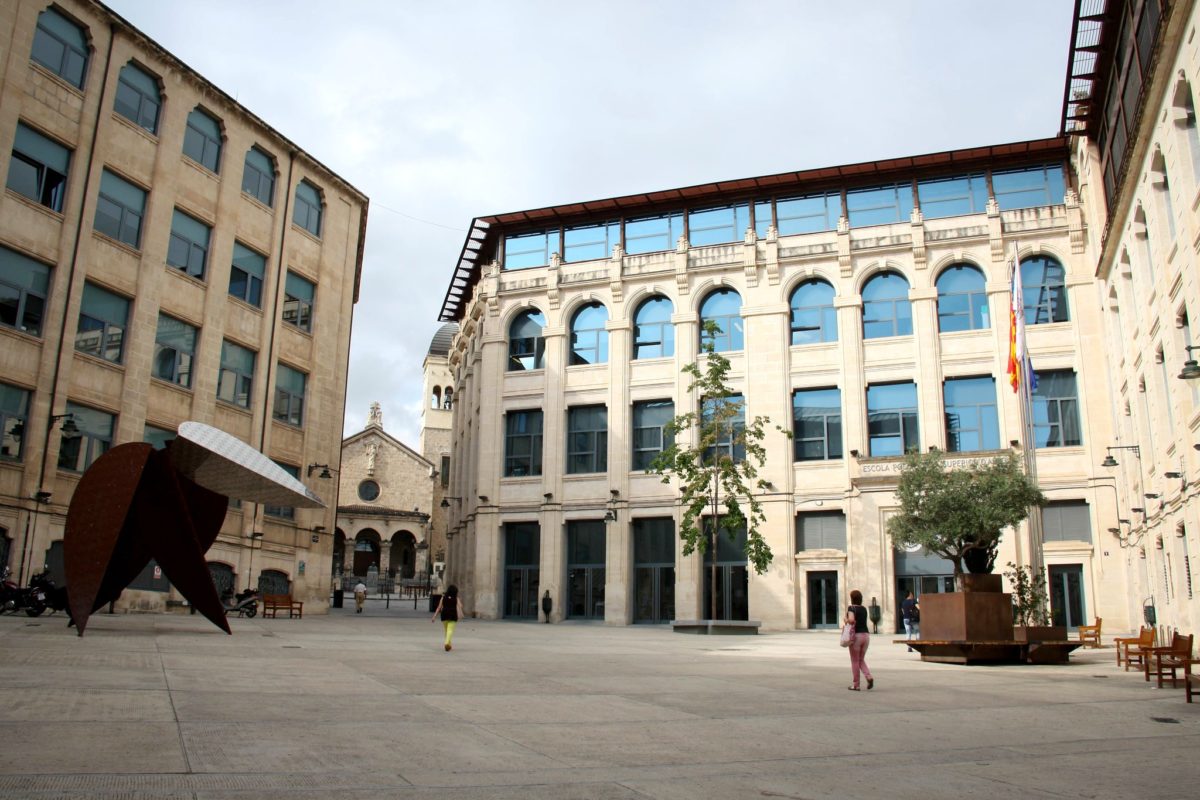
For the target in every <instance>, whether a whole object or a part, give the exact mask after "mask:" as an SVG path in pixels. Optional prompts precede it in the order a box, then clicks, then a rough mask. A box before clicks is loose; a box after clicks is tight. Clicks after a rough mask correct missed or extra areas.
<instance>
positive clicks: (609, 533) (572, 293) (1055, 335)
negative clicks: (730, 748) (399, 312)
mask: <svg viewBox="0 0 1200 800" xmlns="http://www.w3.org/2000/svg"><path fill="white" fill-rule="evenodd" d="M1069 156H1070V150H1069V146H1068V141H1067V139H1065V138H1052V139H1043V140H1035V141H1027V142H1016V143H1012V144H1005V145H998V146H993V147H981V148H974V149H970V150H961V151H953V152H944V153H933V154H928V155H923V156H917V157H912V158H900V159H893V160H890V161H885V162H870V163H862V164H850V165H843V166H837V167H830V168H823V169H815V170H810V171H804V172H792V173H786V174H781V175H770V176H764V177H758V178H747V179H742V180H736V181H728V182H722V183H713V184H704V185H700V186H691V187H686V188H681V189H674V190H668V191H661V192H652V193H648V194H640V195H630V196H625V197H617V198H611V199H605V200H596V201H587V202H582V203H573V204H569V205H564V206H557V207H553V208H541V209H533V210H529V211H520V212H514V213H506V214H498V215H493V216H489V217H483V218H479V219H476V220H475V222H474V224H473V226H472V233H471V234H470V235H469V237H468V240H467V245H466V247H465V248H464V250H463V254H462V258H461V260H460V262H459V265H458V267H457V268H456V270H455V273H454V276H453V278H452V281H451V285H450V288H449V291H448V292H447V296H446V300H445V303H444V305H443V308H442V318H443V319H445V320H450V321H455V322H458V323H459V324H460V326H461V330H460V332H459V334H458V335H457V336H456V338H455V340H454V344H453V346H452V348H451V351H450V355H449V364H450V367H451V369H452V370H453V371H454V376H455V382H454V390H455V407H454V429H453V436H454V439H453V456H454V457H453V460H452V469H451V476H452V477H451V481H450V486H449V490H450V492H451V493H452V494H454V495H455V496H457V497H461V498H462V501H461V504H455V505H452V506H451V508H450V512H451V517H450V529H451V532H452V534H453V536H452V539H451V546H450V575H451V579H452V580H455V581H457V582H458V583H459V584H460V585H463V586H465V589H466V598H467V599H466V604H467V607H468V609H469V610H470V611H471V612H473V613H475V614H477V615H479V616H483V617H501V616H503V617H535V616H537V615H538V614H539V610H538V599H539V598H540V597H541V596H542V595H543V593H544V592H546V591H549V593H550V596H551V599H552V600H553V604H554V612H553V614H552V618H554V619H561V618H563V617H566V618H571V619H594V620H603V621H604V622H606V623H609V624H628V623H635V622H662V621H666V620H669V619H672V618H678V619H692V618H697V617H704V616H707V611H706V609H707V602H706V599H705V598H706V592H707V591H708V590H709V589H708V585H707V584H708V580H709V579H708V575H709V570H708V569H705V568H703V567H704V565H705V561H704V560H703V558H702V557H701V556H700V555H699V554H693V555H691V556H688V557H684V556H683V555H682V550H681V547H680V543H679V539H678V537H677V535H676V530H677V526H678V522H679V516H680V514H681V509H680V508H679V504H678V501H677V497H678V491H677V489H676V487H675V486H674V485H672V484H663V483H662V482H661V481H660V479H659V478H658V477H657V476H654V475H648V474H646V471H645V467H646V466H647V464H648V462H649V460H650V459H651V458H652V457H653V455H654V454H655V453H656V452H658V451H659V450H660V449H661V446H662V442H663V425H664V423H665V422H666V421H667V420H669V419H670V418H671V417H672V416H673V415H675V414H679V413H683V412H689V411H697V410H700V407H701V401H702V398H699V397H696V396H695V395H694V394H693V393H691V392H690V391H689V379H688V378H687V377H686V376H685V375H683V374H682V373H681V369H682V368H683V367H684V366H685V365H686V364H688V363H691V362H693V361H695V360H696V359H697V357H698V352H699V348H700V344H701V333H700V332H701V326H702V324H703V323H704V322H705V321H707V320H713V321H715V322H717V323H718V324H719V325H720V327H721V330H722V333H721V334H720V335H718V336H717V337H716V340H715V344H716V347H717V349H718V350H720V351H722V352H724V354H725V355H726V356H727V357H728V358H729V359H730V361H731V362H732V374H731V381H732V383H733V385H734V386H735V388H736V389H737V391H738V392H740V393H741V395H742V398H743V399H744V402H745V409H744V414H745V416H746V417H747V418H750V417H754V416H766V417H769V418H770V419H771V420H772V422H774V423H779V424H783V425H784V426H786V427H788V428H790V429H791V430H792V431H793V432H794V433H795V439H794V440H789V439H787V438H786V437H785V436H783V435H776V436H774V437H768V439H767V442H766V446H767V463H766V467H765V469H763V470H762V472H761V477H762V478H764V479H765V480H766V481H767V482H768V490H767V491H764V492H763V493H762V495H761V496H760V497H759V499H760V500H761V501H762V503H763V505H764V507H765V509H766V514H767V520H766V524H765V526H764V527H763V533H764V535H765V536H766V539H767V541H768V543H769V545H770V547H771V549H772V550H773V552H774V556H775V558H774V562H773V563H772V564H771V566H770V568H769V569H768V570H767V571H766V572H765V573H764V574H762V575H757V574H754V573H753V571H752V570H750V569H748V567H747V562H746V557H745V554H744V553H743V552H741V551H740V549H739V548H737V547H729V548H725V547H721V548H718V552H717V553H716V560H717V566H718V568H719V570H718V585H717V589H716V591H717V594H718V607H719V608H720V611H719V612H718V615H719V616H722V617H724V618H734V619H737V618H740V619H746V618H752V619H756V620H760V621H762V623H763V624H764V626H766V627H769V628H794V627H800V628H813V627H823V626H834V625H837V624H838V623H839V620H840V617H841V613H842V609H844V607H845V605H846V596H847V594H848V592H849V590H850V589H852V588H859V589H861V590H862V591H863V593H864V595H865V596H866V597H867V598H875V599H876V600H877V602H878V603H879V605H880V606H881V607H882V609H883V612H884V621H883V625H884V626H885V627H886V626H894V625H896V624H897V622H896V619H895V613H894V612H895V610H896V609H897V607H898V603H899V600H900V599H901V598H902V597H903V596H904V592H906V591H908V590H910V589H911V590H914V591H916V592H917V593H927V592H940V591H947V590H949V589H951V588H952V587H953V578H952V567H951V565H950V564H949V562H946V561H943V560H941V559H937V558H932V557H930V556H928V555H925V554H923V553H910V552H903V551H897V550H895V549H894V548H893V547H892V546H891V544H890V542H889V539H888V537H887V535H886V533H885V525H886V520H887V518H888V516H889V515H890V514H892V513H894V510H895V507H896V501H895V498H894V488H895V486H896V480H897V476H898V468H899V466H900V464H901V463H902V459H903V456H902V454H903V453H904V452H905V451H906V450H910V449H914V448H920V449H922V450H925V449H928V448H931V447H938V448H941V449H943V450H945V451H948V452H949V453H950V454H951V455H952V458H953V459H956V460H964V461H965V460H970V459H977V458H994V457H995V456H996V455H998V454H1000V453H1003V452H1006V451H1008V450H1010V449H1011V448H1013V447H1018V448H1019V447H1021V446H1022V443H1021V442H1022V438H1023V437H1022V435H1021V433H1020V431H1021V429H1022V423H1021V420H1020V414H1019V409H1018V404H1017V401H1016V395H1014V393H1013V392H1012V391H1011V390H1010V389H1009V387H1008V385H1007V381H1006V374H1005V373H1006V363H1007V356H1008V336H1009V326H1008V309H1009V307H1010V296H1011V295H1010V266H1011V263H1012V259H1013V255H1014V253H1015V254H1017V258H1019V262H1020V269H1021V274H1022V280H1023V284H1024V313H1025V318H1026V323H1027V325H1028V329H1029V346H1030V350H1031V353H1032V358H1033V365H1034V367H1035V369H1036V371H1037V375H1038V378H1039V388H1038V389H1037V391H1036V392H1035V393H1034V398H1033V401H1034V416H1035V425H1034V439H1035V442H1033V443H1030V446H1035V451H1036V464H1037V470H1038V475H1039V478H1040V481H1041V485H1042V487H1043V489H1044V490H1045V492H1046V494H1047V495H1048V496H1049V498H1050V500H1051V505H1050V506H1049V507H1048V508H1047V509H1046V510H1045V513H1044V514H1043V515H1042V516H1041V517H1040V519H1039V521H1040V523H1041V528H1042V530H1043V536H1044V539H1045V544H1044V547H1042V548H1038V549H1039V550H1040V551H1042V554H1043V555H1042V557H1044V560H1045V563H1046V564H1047V566H1048V570H1049V576H1050V578H1051V581H1052V582H1054V583H1055V585H1056V586H1066V585H1068V584H1070V585H1078V586H1080V587H1081V591H1082V596H1083V597H1084V598H1085V603H1084V604H1083V605H1082V606H1072V605H1071V604H1069V603H1063V602H1056V604H1055V609H1054V610H1055V614H1056V615H1057V616H1059V617H1060V618H1061V619H1062V620H1063V621H1064V622H1065V623H1066V624H1068V625H1075V624H1078V623H1079V622H1080V621H1082V620H1083V619H1084V617H1085V616H1086V617H1087V619H1088V621H1090V618H1091V617H1092V616H1095V615H1099V616H1102V617H1106V618H1110V619H1114V620H1124V619H1125V618H1126V617H1127V616H1128V612H1127V608H1126V603H1125V599H1124V594H1125V592H1124V581H1125V577H1124V570H1123V568H1122V565H1123V560H1124V554H1123V553H1122V552H1121V551H1120V550H1119V548H1116V547H1110V545H1111V544H1113V543H1112V542H1109V541H1106V540H1105V539H1104V538H1102V536H1106V534H1100V533H1098V532H1099V531H1103V530H1104V529H1105V527H1107V524H1108V521H1107V518H1106V516H1105V514H1106V513H1108V510H1107V509H1106V507H1105V505H1104V502H1105V501H1104V495H1105V493H1106V492H1107V491H1108V489H1107V488H1106V487H1103V486H1100V487H1098V486H1097V485H1096V484H1095V482H1094V481H1093V477H1094V473H1095V470H1094V465H1095V464H1098V463H1099V460H1100V458H1102V457H1103V455H1104V452H1105V451H1104V450H1103V446H1104V445H1105V444H1107V443H1108V442H1109V441H1110V440H1111V438H1112V436H1113V429H1112V423H1113V420H1112V418H1111V417H1110V415H1109V413H1108V408H1109V406H1108V373H1107V371H1106V369H1105V366H1104V363H1103V359H1102V357H1101V358H1097V357H1096V356H1095V355H1094V354H1092V352H1093V349H1094V348H1096V346H1097V344H1098V343H1099V342H1100V341H1102V340H1103V327H1102V321H1101V317H1102V313H1101V308H1100V304H1099V302H1098V295H1097V286H1096V282H1095V280H1094V277H1093V273H1094V269H1095V265H1094V263H1093V262H1092V261H1091V260H1090V259H1089V258H1088V256H1087V250H1086V230H1085V219H1084V209H1083V208H1082V207H1081V205H1080V203H1079V200H1078V187H1077V183H1076V177H1075V174H1074V172H1073V170H1071V169H1070V167H1069ZM1097 448H1099V449H1097ZM1029 527H1030V526H1029V525H1023V526H1022V529H1021V530H1020V531H1019V532H1018V533H1017V535H1015V536H1009V537H1006V542H1005V546H1004V548H1003V550H1002V552H1001V554H1000V558H999V560H998V561H999V563H1000V564H1004V563H1005V562H1007V561H1010V560H1011V561H1014V562H1016V563H1029V562H1030V561H1031V559H1032V557H1033V552H1034V549H1033V545H1034V544H1035V542H1032V541H1030V538H1029V537H1030V532H1029ZM1039 541H1040V540H1039ZM1101 587H1103V590H1101ZM1056 591H1057V590H1056ZM1055 597H1060V594H1056V595H1055Z"/></svg>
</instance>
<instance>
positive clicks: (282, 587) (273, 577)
mask: <svg viewBox="0 0 1200 800" xmlns="http://www.w3.org/2000/svg"><path fill="white" fill-rule="evenodd" d="M291 591H292V582H291V581H289V580H288V576H287V573H285V572H280V571H279V570H277V569H264V570H263V571H262V573H261V574H260V575H259V576H258V593H259V594H263V595H267V594H291Z"/></svg>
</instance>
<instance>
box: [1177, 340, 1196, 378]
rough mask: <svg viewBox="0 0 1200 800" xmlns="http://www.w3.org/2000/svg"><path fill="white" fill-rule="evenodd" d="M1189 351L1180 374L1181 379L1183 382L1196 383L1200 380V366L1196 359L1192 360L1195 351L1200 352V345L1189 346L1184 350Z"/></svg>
mask: <svg viewBox="0 0 1200 800" xmlns="http://www.w3.org/2000/svg"><path fill="white" fill-rule="evenodd" d="M1183 349H1184V350H1186V351H1187V354H1188V357H1187V361H1184V362H1183V369H1182V370H1180V372H1179V379H1180V380H1182V381H1194V380H1196V379H1197V378H1200V364H1197V363H1196V359H1194V358H1192V351H1193V350H1200V345H1195V344H1189V345H1187V346H1186V347H1184V348H1183Z"/></svg>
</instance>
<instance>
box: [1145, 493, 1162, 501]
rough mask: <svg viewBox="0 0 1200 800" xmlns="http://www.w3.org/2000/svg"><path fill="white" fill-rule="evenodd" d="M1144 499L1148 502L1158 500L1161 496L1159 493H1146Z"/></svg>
mask: <svg viewBox="0 0 1200 800" xmlns="http://www.w3.org/2000/svg"><path fill="white" fill-rule="evenodd" d="M1143 497H1145V498H1146V499H1147V500H1157V499H1158V498H1159V497H1161V495H1160V494H1158V493H1157V492H1146V494H1144V495H1143Z"/></svg>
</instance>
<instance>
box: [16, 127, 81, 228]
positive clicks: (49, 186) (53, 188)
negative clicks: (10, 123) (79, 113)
mask: <svg viewBox="0 0 1200 800" xmlns="http://www.w3.org/2000/svg"><path fill="white" fill-rule="evenodd" d="M70 168H71V151H70V150H68V149H67V148H65V147H63V146H62V145H61V144H59V143H58V142H55V141H53V140H51V139H47V138H46V137H45V136H42V135H41V134H40V133H38V132H37V131H35V130H34V129H33V128H28V127H26V126H25V125H24V124H23V123H20V122H18V123H17V135H16V138H15V139H14V140H13V149H12V161H10V162H9V163H8V183H7V186H8V188H9V189H12V190H13V191H14V192H17V193H18V194H23V195H25V196H26V197H28V198H29V199H30V200H32V201H34V202H35V203H40V204H41V205H44V206H45V207H46V208H48V209H50V210H51V211H59V212H61V211H62V210H63V197H64V195H66V192H67V172H68V171H69V170H70Z"/></svg>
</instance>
